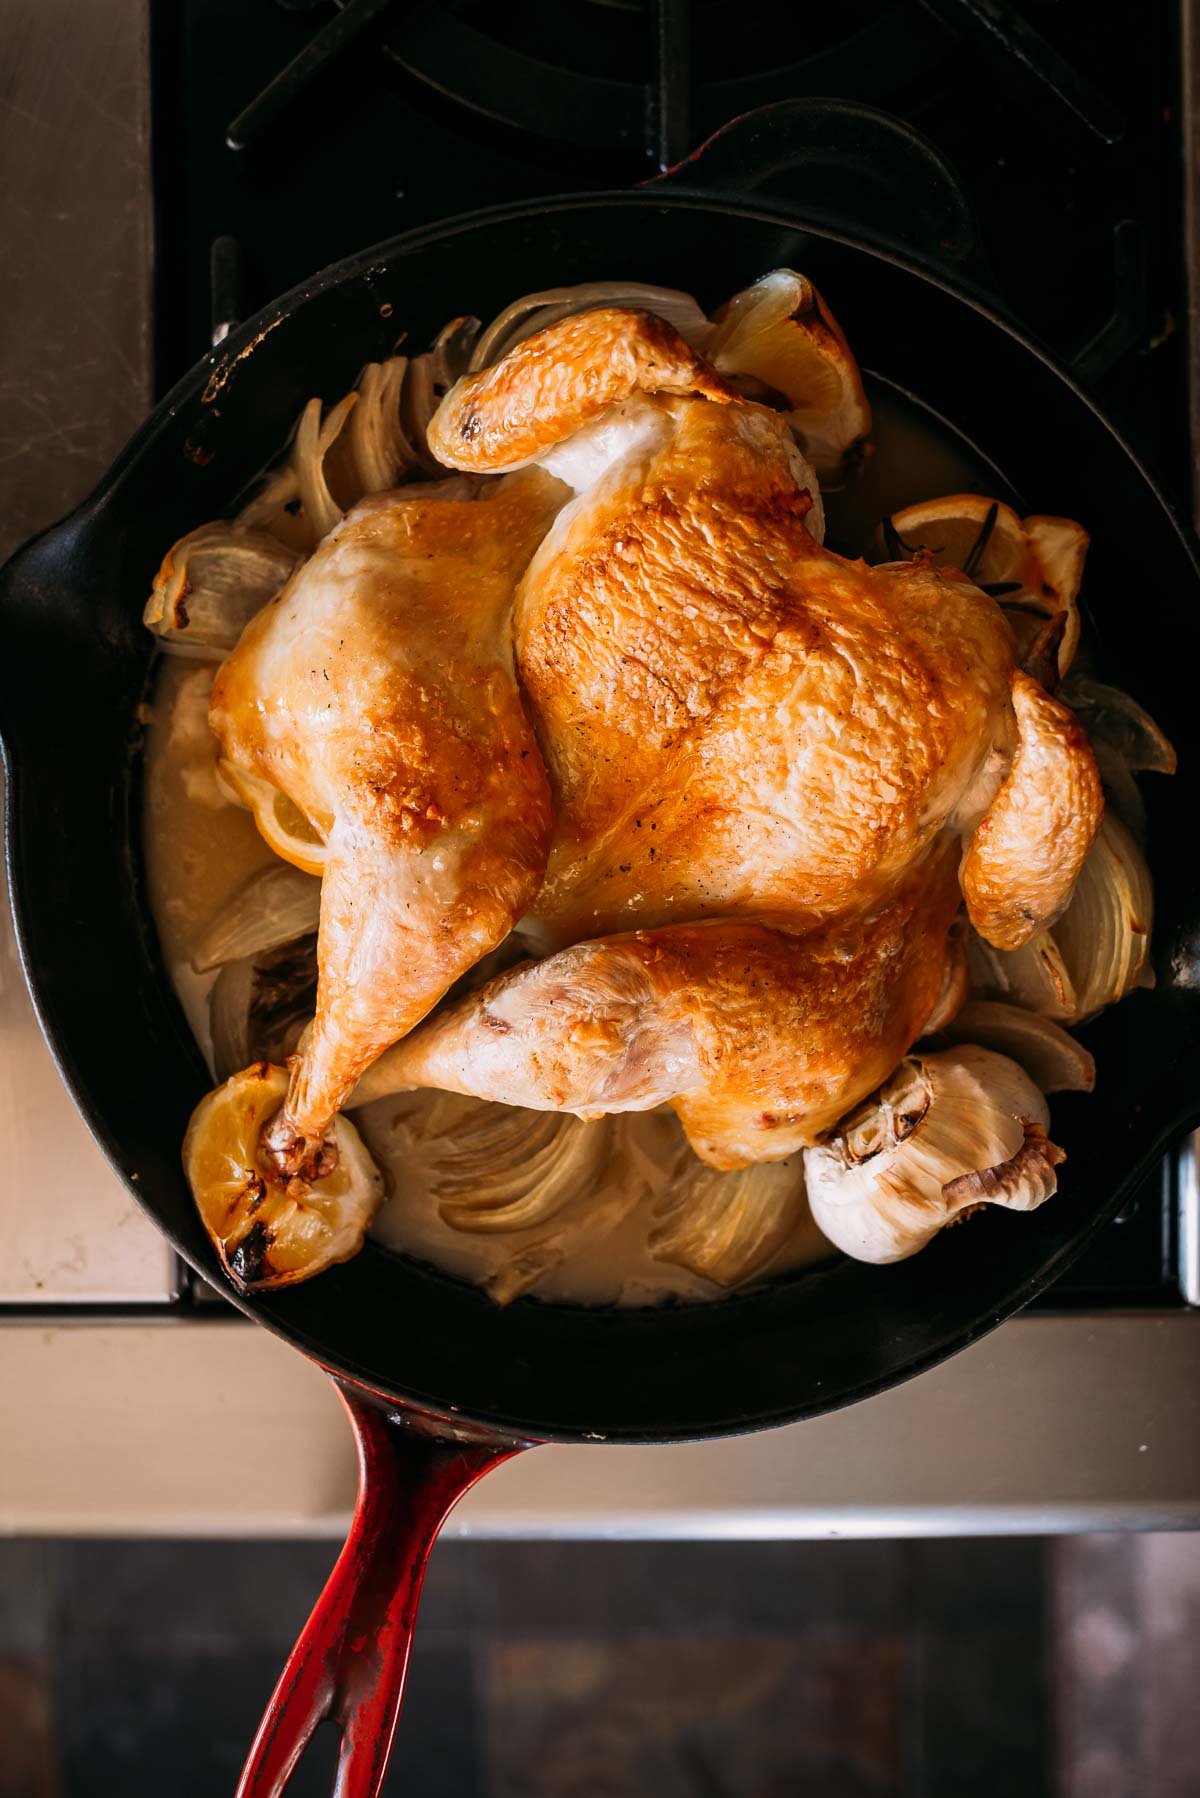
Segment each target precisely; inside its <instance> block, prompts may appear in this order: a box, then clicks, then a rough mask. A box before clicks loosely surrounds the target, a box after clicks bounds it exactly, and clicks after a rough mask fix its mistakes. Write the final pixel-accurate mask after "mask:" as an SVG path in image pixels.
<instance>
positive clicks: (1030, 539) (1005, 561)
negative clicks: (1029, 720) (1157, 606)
mask: <svg viewBox="0 0 1200 1798" xmlns="http://www.w3.org/2000/svg"><path fill="white" fill-rule="evenodd" d="M889 527H890V528H889ZM897 540H898V541H897ZM883 547H884V549H885V551H886V552H887V553H888V554H890V555H898V556H905V555H908V554H910V553H913V552H915V551H916V550H918V549H924V550H927V551H928V552H929V554H930V555H931V556H932V557H933V559H934V561H935V562H936V563H937V565H938V567H939V568H957V569H960V570H961V571H962V573H963V574H965V575H967V576H969V578H970V579H971V580H973V581H975V582H976V583H977V584H978V585H979V586H981V587H983V588H984V589H985V590H987V591H990V592H993V593H994V594H995V596H996V598H997V599H998V600H999V602H1000V604H1001V605H1002V606H1003V607H1004V608H1005V610H1006V611H1007V612H1008V614H1009V617H1010V621H1011V622H1012V623H1013V624H1014V627H1015V629H1016V634H1017V638H1018V642H1019V643H1021V646H1022V648H1024V647H1025V643H1024V638H1025V637H1026V636H1027V635H1028V634H1029V633H1028V632H1024V631H1022V629H1021V628H1020V618H1021V615H1022V614H1024V615H1025V616H1026V617H1027V618H1029V619H1030V620H1031V622H1032V627H1033V629H1036V628H1037V623H1038V620H1039V619H1045V618H1050V617H1053V615H1054V614H1055V613H1056V612H1065V613H1066V615H1067V618H1066V629H1065V631H1064V633H1063V638H1062V642H1061V644H1060V645H1059V651H1058V669H1059V673H1060V674H1065V673H1066V672H1067V669H1068V668H1069V667H1070V666H1071V662H1072V660H1073V659H1074V656H1075V650H1076V648H1077V646H1078V643H1079V603H1078V593H1079V585H1080V582H1081V580H1082V579H1083V564H1084V559H1085V557H1086V556H1087V551H1088V534H1087V532H1086V531H1085V530H1084V528H1083V526H1082V525H1080V524H1076V523H1075V521H1074V520H1073V519H1070V518H1042V517H1033V518H1019V517H1018V516H1017V514H1016V513H1015V512H1014V511H1013V509H1012V507H1011V506H1006V505H1002V504H1001V503H1000V501H999V500H993V499H987V498H986V497H985V496H984V495H983V494H980V493H951V494H948V495H947V496H946V497H945V498H944V499H930V500H924V501H922V503H921V504H920V505H917V506H906V507H905V508H904V510H903V511H902V512H896V513H893V515H892V517H891V519H890V520H889V521H888V525H887V526H885V527H884V531H883Z"/></svg>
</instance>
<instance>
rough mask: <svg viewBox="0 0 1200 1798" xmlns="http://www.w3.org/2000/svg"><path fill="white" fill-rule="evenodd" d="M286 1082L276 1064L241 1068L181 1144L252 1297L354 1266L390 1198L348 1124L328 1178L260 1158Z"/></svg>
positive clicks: (214, 1235) (198, 1191) (219, 1238)
mask: <svg viewBox="0 0 1200 1798" xmlns="http://www.w3.org/2000/svg"><path fill="white" fill-rule="evenodd" d="M287 1084H288V1076H287V1070H286V1069H285V1068H281V1067H273V1066H272V1065H271V1064H270V1063H269V1062H258V1063H256V1064H255V1065H254V1066H252V1067H248V1068H245V1069H243V1071H242V1072H241V1073H239V1074H235V1075H234V1077H233V1078H232V1079H231V1080H227V1081H226V1082H225V1084H224V1085H223V1086H219V1087H217V1088H216V1090H215V1091H214V1092H211V1093H209V1094H208V1095H207V1096H206V1097H205V1098H203V1099H202V1100H201V1101H200V1103H199V1105H198V1106H197V1107H196V1109H195V1111H194V1112H193V1114H192V1120H191V1122H190V1124H189V1125H188V1129H187V1135H186V1136H185V1138H184V1143H183V1165H184V1171H185V1173H186V1174H187V1178H188V1181H189V1184H190V1185H191V1188H192V1196H193V1197H194V1199H195V1201H196V1206H197V1209H198V1210H199V1212H200V1216H201V1219H202V1220H203V1223H204V1227H205V1229H206V1230H207V1231H208V1234H209V1236H210V1238H211V1240H212V1242H213V1245H214V1247H215V1248H216V1250H217V1253H218V1254H219V1256H220V1257H221V1262H222V1265H223V1266H224V1267H225V1269H226V1271H227V1272H228V1274H229V1275H230V1277H231V1278H232V1279H233V1280H235V1281H236V1282H237V1284H238V1285H239V1286H241V1287H243V1288H244V1289H245V1290H246V1291H248V1292H250V1291H253V1292H266V1291H274V1290H277V1289H278V1288H279V1287H282V1286H292V1285H295V1284H296V1283H297V1282H298V1281H300V1280H308V1279H311V1278H312V1276H313V1275H314V1274H319V1273H322V1272H323V1271H324V1270H325V1268H327V1267H331V1266H332V1265H333V1264H334V1263H335V1262H338V1261H347V1260H349V1259H350V1257H351V1256H352V1255H356V1254H357V1253H358V1251H359V1249H360V1248H361V1247H362V1242H363V1237H364V1235H365V1233H366V1229H367V1226H368V1224H369V1223H370V1221H371V1218H372V1217H373V1216H374V1214H375V1212H376V1210H377V1209H378V1207H379V1204H380V1201H381V1200H382V1198H383V1176H382V1174H381V1173H380V1172H379V1169H378V1168H377V1167H376V1166H375V1163H374V1162H373V1161H372V1159H371V1157H370V1155H369V1154H368V1153H367V1150H366V1148H365V1147H364V1145H363V1141H362V1138H361V1137H360V1136H359V1134H358V1132H357V1130H356V1129H355V1128H354V1126H353V1124H351V1123H350V1122H349V1120H348V1119H347V1118H344V1117H339V1118H336V1119H335V1120H334V1123H333V1126H332V1129H331V1131H330V1140H331V1141H332V1143H333V1146H334V1147H335V1148H336V1150H337V1164H336V1166H335V1167H334V1169H333V1171H332V1172H331V1173H329V1174H325V1175H323V1176H322V1177H321V1178H320V1179H318V1180H313V1181H307V1180H302V1179H300V1178H298V1177H293V1178H291V1179H284V1178H283V1177H281V1176H280V1175H279V1174H278V1173H276V1172H275V1171H274V1170H273V1169H272V1167H271V1165H270V1164H269V1163H268V1162H266V1161H265V1160H264V1159H263V1158H262V1156H261V1153H260V1148H259V1144H260V1139H261V1135H262V1130H263V1126H264V1125H265V1124H266V1123H267V1122H268V1121H269V1120H270V1118H271V1117H273V1116H274V1114H275V1112H276V1111H278V1109H279V1107H280V1106H281V1105H282V1103H283V1100H284V1096H285V1094H286V1092H287Z"/></svg>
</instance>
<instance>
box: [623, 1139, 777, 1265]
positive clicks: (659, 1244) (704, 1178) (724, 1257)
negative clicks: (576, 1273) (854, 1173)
mask: <svg viewBox="0 0 1200 1798" xmlns="http://www.w3.org/2000/svg"><path fill="white" fill-rule="evenodd" d="M804 1214H805V1199H804V1164H803V1161H802V1159H801V1157H800V1156H799V1155H793V1156H792V1157H790V1159H788V1160H787V1161H770V1162H763V1163H760V1164H759V1165H757V1166H755V1167H745V1168H738V1169H736V1170H735V1171H734V1172H733V1173H728V1174H722V1173H718V1172H717V1170H716V1169H715V1168H711V1167H706V1166H705V1165H704V1163H703V1162H702V1161H698V1160H697V1159H696V1157H695V1155H693V1154H692V1152H691V1150H690V1149H689V1150H686V1151H685V1153H684V1156H683V1157H681V1159H680V1164H679V1165H678V1166H677V1167H676V1169H675V1173H674V1176H673V1178H672V1180H671V1183H670V1185H669V1186H668V1188H667V1190H666V1192H665V1193H663V1194H662V1195H661V1197H660V1198H659V1200H658V1202H657V1204H656V1205H655V1207H654V1212H653V1220H654V1222H653V1228H652V1229H651V1232H650V1238H649V1242H650V1251H651V1253H652V1254H653V1255H654V1256H656V1257H657V1259H658V1260H660V1261H672V1262H675V1263H677V1264H678V1265H679V1266H681V1267H686V1268H689V1269H690V1270H691V1272H692V1273H694V1274H700V1275H702V1276H703V1278H704V1279H706V1280H712V1281H713V1282H714V1283H715V1284H716V1285H718V1286H737V1285H739V1284H740V1283H741V1282H742V1281H744V1280H748V1279H750V1278H752V1276H753V1275H755V1274H757V1273H761V1272H762V1270H763V1269H764V1268H765V1267H766V1266H767V1264H768V1263H769V1262H770V1261H772V1260H774V1258H775V1256H776V1255H777V1254H778V1253H779V1251H780V1249H781V1248H782V1247H783V1245H784V1244H785V1243H786V1242H787V1241H788V1239H789V1237H791V1236H792V1235H793V1234H794V1232H795V1230H796V1227H797V1225H798V1224H799V1223H800V1222H801V1220H802V1219H803V1217H804Z"/></svg>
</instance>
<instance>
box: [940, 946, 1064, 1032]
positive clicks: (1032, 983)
mask: <svg viewBox="0 0 1200 1798" xmlns="http://www.w3.org/2000/svg"><path fill="white" fill-rule="evenodd" d="M967 957H968V964H969V966H970V970H971V994H972V997H973V998H982V999H1008V1000H1011V1002H1012V1003H1013V1004H1014V1005H1022V1006H1024V1007H1025V1008H1026V1010H1028V1011H1034V1012H1037V1013H1038V1014H1039V1015H1040V1016H1041V1017H1044V1018H1058V1019H1060V1020H1063V1021H1066V1022H1070V1021H1071V1020H1072V1019H1073V1018H1075V1017H1076V1016H1077V1015H1078V1008H1077V1004H1076V997H1075V987H1074V984H1073V983H1072V980H1071V976H1070V974H1069V973H1068V971H1067V964H1066V962H1065V961H1064V959H1063V955H1062V951H1061V950H1060V949H1059V946H1058V944H1057V942H1056V941H1055V939H1054V937H1053V936H1052V935H1051V933H1050V932H1049V931H1048V930H1043V931H1042V932H1041V933H1040V935H1038V936H1035V937H1033V938H1031V940H1030V941H1029V942H1028V943H1025V944H1023V945H1022V947H1021V948H1020V949H993V948H992V946H991V944H990V943H985V942H984V940H983V938H982V937H981V936H977V935H976V934H975V932H974V931H972V933H971V937H970V941H969V943H968V947H967Z"/></svg>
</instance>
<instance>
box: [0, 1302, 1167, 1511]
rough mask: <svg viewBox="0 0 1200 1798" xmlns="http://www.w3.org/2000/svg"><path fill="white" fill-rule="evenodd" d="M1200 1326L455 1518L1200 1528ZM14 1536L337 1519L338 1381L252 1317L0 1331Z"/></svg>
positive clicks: (870, 1404)
mask: <svg viewBox="0 0 1200 1798" xmlns="http://www.w3.org/2000/svg"><path fill="white" fill-rule="evenodd" d="M1198 1351H1200V1324H1198V1321H1197V1320H1196V1319H1195V1318H1194V1317H1190V1316H1178V1317H1170V1318H1166V1317H1161V1318H1159V1317H1138V1318H1134V1317H1109V1318H1106V1319H1104V1320H1102V1321H1096V1322H1093V1321H1092V1320H1090V1319H1084V1318H1080V1317H1069V1318H1024V1319H1018V1320H1017V1321H1015V1322H1013V1323H1009V1324H1006V1325H1005V1326H1004V1327H1003V1328H1002V1329H1000V1330H998V1331H996V1332H995V1333H994V1334H993V1335H992V1336H990V1337H988V1338H987V1339H986V1340H985V1341H983V1342H980V1343H977V1344H976V1345H975V1346H974V1347H973V1348H971V1349H968V1350H967V1351H966V1352H965V1353H963V1354H961V1355H958V1356H956V1357H955V1359H954V1360H952V1361H949V1362H947V1363H945V1364H944V1365H943V1366H942V1367H939V1368H935V1369H934V1370H933V1371H932V1372H930V1373H926V1374H923V1375H922V1377H921V1378H920V1379H919V1380H914V1381H911V1382H910V1383H909V1384H908V1385H906V1386H902V1387H898V1388H897V1389H896V1390H895V1391H893V1392H890V1393H885V1394H884V1395H883V1396H882V1397H880V1398H875V1399H869V1400H867V1401H866V1402H865V1403H863V1404H860V1405H856V1406H854V1407H853V1408H852V1409H850V1410H847V1411H840V1412H835V1413H834V1414H832V1415H831V1416H829V1417H823V1418H817V1419H816V1420H814V1421H813V1422H811V1423H806V1424H797V1425H793V1426H792V1427H790V1428H788V1429H782V1430H774V1431H768V1432H765V1433H764V1434H762V1435H758V1436H745V1437H741V1438H738V1439H736V1440H733V1441H724V1442H706V1443H695V1444H685V1445H683V1446H674V1447H666V1448H605V1447H600V1446H596V1447H590V1446H589V1447H580V1448H557V1447H553V1448H539V1449H535V1450H533V1451H532V1452H531V1453H529V1454H526V1455H522V1456H518V1457H517V1459H516V1460H514V1461H511V1462H508V1463H507V1464H505V1465H504V1466H502V1467H500V1468H498V1469H497V1470H496V1472H495V1473H493V1474H491V1475H490V1476H489V1477H488V1478H487V1479H486V1480H484V1481H483V1482H482V1484H481V1485H479V1486H478V1487H476V1489H475V1490H474V1491H473V1492H471V1493H469V1494H468V1496H467V1497H466V1498H465V1499H464V1500H463V1502H462V1505H461V1506H460V1508H459V1509H458V1510H457V1511H456V1512H455V1513H454V1515H453V1517H452V1518H451V1521H450V1524H449V1533H450V1534H452V1535H455V1534H457V1535H473V1536H530V1537H541V1536H558V1537H609V1536H627V1537H705V1536H708V1537H712V1536H722V1537H730V1538H738V1537H742V1538H747V1539H749V1538H754V1537H818V1536H897V1535H956V1536H958V1535H968V1534H972V1533H974V1532H986V1533H988V1534H1000V1533H1031V1534H1045V1533H1049V1532H1054V1531H1085V1530H1086V1531H1091V1530H1104V1529H1196V1528H1198V1527H1200V1381H1198V1380H1197V1378H1196V1368H1197V1354H1198ZM0 1441H3V1442H4V1444H5V1453H4V1456H3V1459H2V1461H0V1533H5V1532H7V1533H13V1534H22V1535H37V1534H46V1535H88V1534H108V1535H122V1536H131V1535H137V1536H141V1535H164V1536H165V1535H205V1536H298V1535H299V1536H309V1535H312V1536H317V1535H322V1536H323V1535H329V1536H340V1535H341V1534H342V1533H343V1531H344V1530H345V1527H346V1524H347V1521H348V1517H349V1511H350V1506H351V1504H352V1502H353V1495H354V1456H353V1452H352V1449H351V1444H350V1436H349V1430H348V1428H347V1425H346V1422H345V1419H344V1418H343V1416H342V1414H341V1409H340V1406H339V1405H338V1402H337V1399H336V1398H335V1396H334V1393H333V1390H332V1387H331V1386H330V1383H329V1381H328V1380H327V1379H326V1378H325V1376H324V1375H323V1374H321V1373H320V1372H319V1371H318V1370H317V1369H316V1368H314V1367H312V1366H311V1365H310V1364H309V1363H308V1362H306V1361H304V1360H303V1359H302V1357H301V1356H299V1355H297V1354H294V1353H293V1352H292V1351H291V1350H290V1349H288V1348H287V1347H286V1346H285V1345H283V1344H282V1343H279V1342H277V1341H276V1340H275V1339H274V1338H273V1337H270V1336H268V1335H266V1333H265V1332H263V1331H261V1330H256V1329H253V1328H252V1327H251V1326H249V1325H247V1324H243V1323H241V1322H235V1323H225V1322H216V1321H214V1322H203V1323H200V1322H198V1323H193V1324H179V1323H172V1322H169V1321H164V1322H162V1323H140V1322H120V1323H103V1324H100V1323H95V1322H84V1321H80V1322H77V1323H71V1322H67V1323H64V1324H62V1325H59V1326H55V1327H47V1326H46V1325H44V1324H41V1323H38V1324H33V1323H9V1324H7V1325H2V1326H0Z"/></svg>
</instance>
